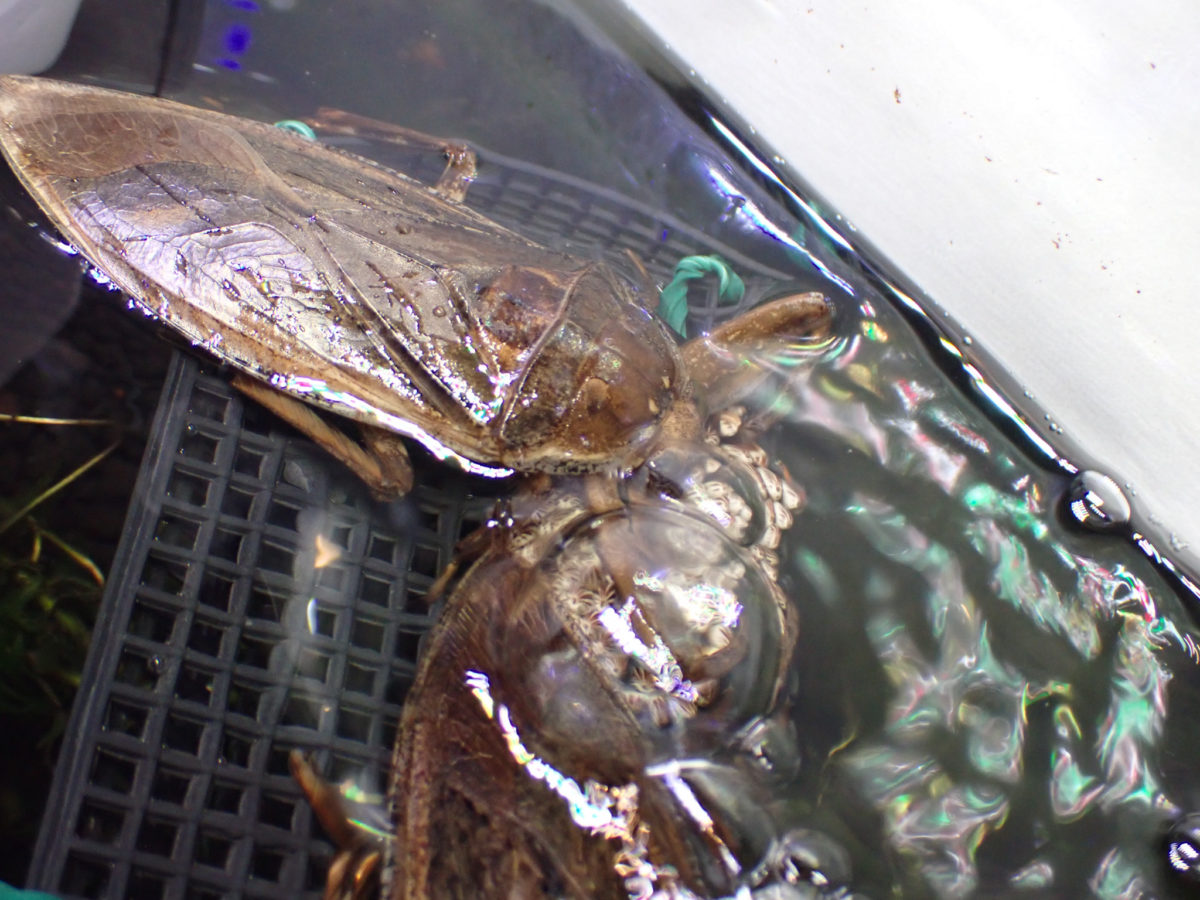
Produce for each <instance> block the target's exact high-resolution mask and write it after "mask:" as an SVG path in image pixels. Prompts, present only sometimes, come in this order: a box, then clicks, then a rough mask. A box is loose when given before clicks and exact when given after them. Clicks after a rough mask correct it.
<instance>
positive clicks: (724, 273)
mask: <svg viewBox="0 0 1200 900" xmlns="http://www.w3.org/2000/svg"><path fill="white" fill-rule="evenodd" d="M706 275H716V276H717V277H718V278H719V279H720V280H721V282H720V287H719V289H718V291H717V297H718V298H719V299H721V300H723V301H724V302H726V303H737V302H738V301H739V300H741V299H742V296H743V295H744V294H745V293H746V284H745V282H743V281H742V279H741V278H739V277H738V275H737V273H736V272H734V271H733V269H731V268H730V266H729V263H727V262H725V260H723V259H721V257H719V256H685V257H684V258H683V259H681V260H680V261H679V264H678V265H676V266H675V276H674V277H673V278H672V279H671V283H670V284H668V285H667V286H666V287H665V288H663V289H662V293H661V294H659V297H658V314H659V316H661V317H662V320H663V321H664V322H666V323H667V324H668V325H669V326H671V327H672V328H673V329H675V330H676V331H677V332H679V335H680V337H687V324H686V323H687V314H688V303H687V283H688V282H689V281H691V280H692V279H694V278H703V277H704V276H706Z"/></svg>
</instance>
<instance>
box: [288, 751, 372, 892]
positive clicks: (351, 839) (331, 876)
mask: <svg viewBox="0 0 1200 900" xmlns="http://www.w3.org/2000/svg"><path fill="white" fill-rule="evenodd" d="M288 765H289V767H290V768H291V770H292V777H293V778H294V779H296V782H297V783H298V784H299V785H300V789H301V790H302V791H304V796H305V797H306V798H307V799H308V803H309V806H311V807H312V810H313V813H314V814H315V815H316V817H317V821H318V822H320V823H321V827H322V828H324V829H325V832H326V834H328V835H329V837H330V838H332V839H333V842H334V843H335V844H336V845H337V848H338V852H337V854H336V855H335V856H334V858H333V861H332V862H331V863H330V864H329V873H328V874H327V875H326V879H325V893H324V895H323V896H324V897H325V900H343V898H345V900H365V898H367V897H371V896H373V895H374V894H376V893H377V892H378V889H379V867H380V864H381V862H382V853H381V852H380V849H379V847H377V846H375V845H374V844H373V843H372V842H371V841H370V840H368V838H367V837H366V836H365V833H364V832H363V831H362V830H361V829H359V828H356V827H355V826H354V825H353V824H351V821H350V816H349V814H348V813H347V811H346V808H345V805H344V804H343V803H342V796H341V794H339V793H338V791H337V789H336V788H334V787H333V786H332V785H331V784H329V782H327V781H326V780H325V779H324V778H322V777H321V776H320V775H318V774H317V771H316V769H314V768H313V767H312V764H311V763H310V762H309V761H308V760H307V759H306V758H305V757H304V754H303V753H301V752H300V751H299V750H293V751H292V752H291V753H290V754H289V755H288Z"/></svg>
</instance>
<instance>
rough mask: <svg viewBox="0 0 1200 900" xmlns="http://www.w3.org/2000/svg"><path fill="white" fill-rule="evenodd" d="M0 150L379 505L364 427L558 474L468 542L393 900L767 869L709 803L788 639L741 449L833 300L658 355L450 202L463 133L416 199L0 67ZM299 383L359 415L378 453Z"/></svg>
mask: <svg viewBox="0 0 1200 900" xmlns="http://www.w3.org/2000/svg"><path fill="white" fill-rule="evenodd" d="M0 149H2V150H3V153H4V155H5V156H6V157H7V159H8V160H9V162H10V163H11V165H12V166H13V168H14V170H15V171H16V172H17V174H18V175H19V176H20V178H21V180H22V181H23V183H24V184H25V185H26V187H27V188H28V189H29V190H30V192H31V193H32V194H33V195H34V197H35V198H36V199H37V200H38V201H39V202H40V204H41V205H42V207H43V208H44V209H45V210H46V212H47V213H48V214H49V216H50V217H51V219H52V220H53V222H54V224H55V225H56V226H57V227H58V228H59V229H60V231H61V232H62V233H63V234H64V236H65V237H66V238H67V239H68V240H69V241H71V243H73V244H74V245H76V246H77V247H78V248H79V249H80V251H81V252H82V253H83V254H84V255H85V256H86V257H87V258H88V259H89V260H90V261H91V263H92V264H93V265H94V266H96V267H97V268H98V269H100V270H101V271H102V272H103V273H104V274H105V275H106V276H107V277H108V278H109V279H111V280H112V282H113V283H114V284H116V285H117V286H118V287H120V288H121V289H122V290H124V291H125V292H126V293H128V294H129V296H130V297H131V298H132V300H133V302H134V303H136V304H137V305H138V306H139V307H141V308H142V309H143V310H145V311H147V312H148V313H150V314H152V315H154V316H156V317H158V318H160V319H162V320H163V321H164V322H166V323H168V324H169V325H171V326H173V327H174V328H175V329H177V330H178V331H180V332H181V333H183V334H184V335H185V336H186V337H188V338H189V339H191V340H192V341H194V342H196V343H198V344H201V345H203V346H205V347H206V348H207V349H209V350H210V351H212V352H213V353H214V354H215V355H217V356H218V357H219V358H221V359H222V360H224V361H226V362H228V363H230V364H232V365H233V366H235V367H236V368H238V369H239V370H240V371H241V372H243V373H245V375H247V376H250V378H249V379H245V380H244V381H243V383H242V385H241V387H242V388H243V389H244V390H247V391H248V392H250V393H252V395H253V396H255V397H256V398H258V399H260V400H262V401H263V402H264V403H266V404H268V405H269V406H270V407H271V408H272V409H274V410H276V411H277V412H279V413H280V414H281V415H282V416H284V418H286V419H287V420H288V421H289V422H291V423H292V424H294V425H297V426H299V427H300V428H301V429H302V430H306V431H308V432H310V433H311V434H312V435H313V436H314V437H316V439H317V440H318V441H319V442H320V443H322V444H323V446H325V447H326V448H327V449H330V450H331V451H332V452H334V453H335V455H338V456H340V457H341V458H343V459H344V460H346V461H347V462H349V463H350V464H351V465H352V467H353V468H355V469H356V471H358V472H359V474H360V475H362V476H363V478H364V480H366V481H367V483H368V484H370V485H371V486H372V488H373V489H374V490H375V491H376V493H378V494H392V495H395V494H399V493H403V492H404V491H405V490H407V489H408V487H409V486H410V484H411V470H410V469H409V468H408V466H407V460H406V457H405V456H404V455H403V451H402V450H399V451H398V450H396V449H395V447H396V446H398V445H396V444H395V443H394V442H393V441H390V440H383V439H381V438H380V437H379V434H380V433H381V432H382V431H389V432H392V433H395V434H400V435H404V436H407V437H410V438H414V439H416V440H417V441H419V442H421V443H422V444H424V445H425V446H426V447H427V448H429V449H430V450H432V451H433V452H434V453H435V454H437V455H439V456H442V457H447V458H452V459H455V460H456V461H457V462H459V463H460V464H461V465H463V466H464V467H466V468H468V469H470V470H472V471H476V472H482V473H484V474H507V473H508V471H509V470H510V469H512V470H518V471H522V472H526V473H551V474H557V475H559V476H561V477H560V478H559V479H557V480H551V479H549V478H548V477H545V476H541V477H533V478H530V479H529V480H528V481H527V483H526V485H525V487H524V488H523V490H522V491H521V492H520V493H518V494H517V495H516V497H515V498H514V499H513V500H512V501H511V504H510V506H509V507H508V510H507V512H506V513H505V514H504V515H503V516H502V517H500V518H499V519H497V522H496V523H495V527H493V528H492V529H490V530H489V531H488V532H486V533H484V535H483V536H482V537H479V538H475V539H474V540H473V541H468V547H467V548H466V551H467V554H468V555H469V556H473V557H475V560H474V562H473V564H472V565H470V567H469V568H467V570H466V571H465V573H463V574H462V575H461V578H459V580H458V581H457V583H456V584H455V585H454V586H453V589H452V590H449V592H448V597H447V608H446V611H445V615H444V616H443V617H442V619H441V621H440V622H439V623H438V625H437V626H436V628H435V631H434V633H433V636H432V638H431V641H430V644H429V646H428V648H427V651H426V653H425V655H424V657H423V661H422V663H421V666H420V671H419V674H418V679H417V682H416V685H415V686H414V688H413V691H412V693H411V695H410V698H409V702H408V703H407V704H406V707H405V714H404V721H403V723H402V728H401V732H400V738H399V744H398V746H397V749H396V764H395V766H394V769H393V785H392V790H391V792H390V795H391V798H392V801H391V802H392V804H393V806H394V817H395V824H396V829H397V834H396V838H395V840H394V841H392V842H390V847H391V849H390V850H388V851H387V854H390V856H391V860H390V862H389V864H388V865H387V866H385V867H383V868H384V870H385V871H386V872H387V873H388V880H389V883H390V885H391V888H390V891H391V895H392V896H394V897H405V898H434V897H436V898H442V897H451V896H454V897H517V896H520V897H532V896H570V897H577V898H591V897H608V896H612V897H617V896H622V897H626V896H631V895H632V896H650V895H651V893H652V892H654V891H665V892H667V893H664V894H662V896H677V897H687V896H689V895H691V896H695V895H696V894H695V892H697V891H699V892H704V893H708V892H716V893H729V892H731V891H733V890H734V889H741V888H744V887H745V886H747V885H756V884H762V883H765V882H764V879H768V878H769V873H768V874H763V872H764V871H765V870H764V869H763V866H767V867H768V868H769V858H770V855H771V854H770V852H769V848H766V847H764V846H758V845H751V844H753V842H750V843H747V842H746V841H744V840H743V839H742V837H739V835H740V834H741V832H740V831H739V829H738V828H735V827H733V826H732V825H731V818H730V817H731V815H732V814H731V813H730V812H729V809H727V808H726V807H727V806H728V804H725V802H724V801H723V800H722V799H721V798H720V796H719V795H721V794H722V792H725V793H728V792H731V791H732V792H733V793H735V794H736V793H739V792H740V793H741V794H747V792H749V793H753V791H754V790H755V789H756V782H755V780H754V779H753V778H752V777H750V776H748V775H746V774H745V773H744V772H742V770H741V769H739V768H738V766H737V765H736V764H735V763H734V762H732V761H730V759H729V758H727V757H729V754H730V752H731V751H730V749H729V746H728V735H729V733H731V732H737V731H739V729H743V728H746V727H750V725H752V724H753V723H755V722H760V723H761V722H763V721H766V719H767V717H768V716H769V714H770V713H771V710H772V706H773V703H774V700H775V697H776V695H777V693H778V690H779V684H780V681H781V679H782V676H783V672H784V671H785V669H786V666H787V663H788V659H789V655H790V648H791V646H792V643H793V641H794V636H795V629H796V624H795V612H794V609H793V607H792V605H791V604H790V603H788V602H787V600H786V599H785V597H784V595H783V593H782V591H781V590H780V588H779V586H778V585H777V584H776V581H775V577H776V563H775V558H774V547H775V546H776V545H777V544H778V541H779V536H780V532H781V531H782V530H784V529H786V528H787V526H788V525H789V524H790V522H791V516H792V513H793V511H794V510H795V509H796V508H797V507H798V505H799V502H800V494H799V492H798V490H797V489H796V488H795V487H794V486H792V485H791V484H790V483H789V482H788V481H787V478H786V475H785V474H784V473H780V472H776V471H775V470H774V469H772V467H771V466H770V465H769V464H768V462H767V460H766V457H765V454H764V453H763V452H762V451H761V450H760V449H759V448H758V447H757V444H756V441H757V437H758V434H759V433H760V432H761V431H762V429H763V428H764V427H765V426H766V424H767V423H768V422H769V421H770V419H771V416H772V411H771V410H770V408H769V407H770V400H769V397H770V396H771V390H772V388H771V387H770V385H771V383H772V382H774V381H777V380H778V379H779V378H780V377H787V373H788V372H794V371H795V363H796V360H795V359H794V358H792V359H788V360H787V361H786V363H785V364H784V365H781V366H779V367H777V368H778V371H776V368H775V367H773V366H772V365H770V364H769V362H770V361H771V360H772V359H774V358H775V356H776V354H778V353H785V354H786V353H795V352H797V349H798V348H799V352H800V353H803V352H804V348H805V347H806V346H811V345H812V344H813V342H814V341H819V339H820V338H821V336H822V335H824V334H825V333H826V332H827V329H828V323H829V307H828V304H827V302H826V301H825V300H824V299H823V298H822V297H820V296H818V295H815V294H800V295H793V296H788V297H784V298H782V299H779V300H776V301H774V302H772V303H769V304H766V305H764V306H761V307H758V308H756V309H754V310H752V311H750V312H748V313H746V314H744V315H743V316H741V317H739V318H737V319H734V320H732V321H731V322H729V323H727V324H725V325H723V326H721V328H719V329H717V330H716V331H714V333H713V334H711V335H709V336H708V337H704V338H698V339H695V340H693V341H691V342H689V343H688V344H687V345H685V346H684V347H683V348H682V350H680V349H679V348H678V347H677V346H676V344H675V342H674V340H673V339H672V338H671V336H670V335H669V333H668V332H667V331H666V329H665V328H664V327H663V326H662V325H661V324H660V323H659V322H658V321H657V320H656V319H654V318H653V317H652V316H651V315H649V314H648V313H647V312H645V310H644V308H643V305H644V304H645V303H646V302H648V301H649V299H650V297H649V296H648V295H647V287H646V286H644V285H638V284H635V283H633V282H632V281H630V280H628V279H626V278H625V277H624V276H622V275H620V274H618V273H617V272H616V271H615V270H614V269H612V268H611V267H609V266H608V265H606V264H604V263H600V262H595V261H591V260H582V259H578V258H575V257H571V256H569V255H566V254H563V253H559V252H557V251H553V250H550V249H547V248H545V247H542V246H540V245H538V244H536V243H534V242H531V241H529V240H526V239H525V238H522V237H521V236H519V235H517V234H515V233H513V232H511V231H509V230H507V229H505V228H503V227H501V226H499V225H497V224H496V223H494V222H491V221H489V220H488V219H486V218H484V217H483V216H481V215H479V214H477V213H475V212H472V211H471V210H470V209H468V208H467V207H466V206H464V205H463V204H462V203H461V200H462V199H463V196H464V193H465V190H466V187H467V184H468V183H469V181H470V177H471V173H472V172H473V168H474V161H473V158H472V157H471V156H470V154H469V153H468V152H466V151H462V150H454V151H453V152H452V153H451V164H450V166H449V167H448V169H447V171H446V173H445V175H443V177H442V179H441V180H440V181H439V182H438V183H437V185H435V186H434V187H433V188H427V187H425V186H423V185H421V184H418V183H417V182H415V181H412V180H411V179H408V178H406V177H405V176H403V175H400V174H398V173H396V172H392V171H390V170H388V169H385V168H383V167H381V166H378V165H376V164H374V163H371V162H369V161H367V160H364V159H361V158H359V157H356V156H352V155H350V154H346V153H342V152H339V151H336V150H333V149H329V148H325V147H322V146H320V145H318V144H314V143H311V142H308V141H305V140H304V139H302V138H300V137H297V136H294V135H290V134H287V133H285V132H283V131H281V130H279V129H276V128H274V127H271V126H268V125H263V124H260V123H256V122H251V121H247V120H244V119H239V118H235V117H232V116H227V115H223V114H219V113H215V112H209V111H204V110H198V109H192V108H189V107H186V106H182V105H180V104H176V103H171V102H168V101H163V100H154V99H148V98H143V97H135V96H131V95H127V94H121V93H118V92H113V91H107V90H101V89H98V88H91V87H81V86H77V85H69V84H61V83H56V82H52V81H46V80H41V79H30V78H18V77H11V76H9V77H3V78H0ZM754 360H757V361H758V363H757V364H756V363H755V362H754ZM764 387H765V389H766V393H767V396H768V399H766V400H764V399H763V395H762V391H763V390H764ZM297 401H307V402H309V403H314V404H317V405H319V406H323V407H325V408H328V409H331V410H333V411H335V412H338V413H341V414H343V415H346V416H348V417H350V418H353V419H356V420H358V421H359V422H361V423H363V424H364V425H365V426H367V428H368V434H369V435H370V436H369V437H368V441H367V443H368V444H369V445H370V446H371V448H372V449H373V450H375V451H377V452H375V453H373V454H367V453H365V452H364V451H363V450H362V449H361V448H360V447H358V446H357V445H355V444H353V443H352V442H350V441H349V440H348V439H347V438H345V437H344V436H342V435H340V433H338V432H331V431H330V430H329V429H328V427H327V426H326V425H325V424H324V423H323V422H322V420H320V419H319V418H317V417H315V416H313V415H312V413H311V411H310V410H308V409H307V408H306V407H305V406H304V405H303V404H302V403H300V402H297ZM458 576H459V573H458V571H457V569H455V568H452V570H451V571H450V572H449V573H448V574H447V576H446V579H445V582H444V585H443V586H448V585H450V584H451V583H452V582H453V581H454V579H455V578H456V577H458ZM735 755H736V754H735ZM294 766H295V770H296V773H297V777H298V778H299V780H300V781H301V783H302V785H303V786H304V787H305V789H306V791H307V792H308V793H309V795H310V797H311V798H312V799H313V801H314V805H315V806H316V807H317V809H318V811H319V813H320V814H321V816H322V819H323V821H324V822H325V823H326V827H327V829H328V830H329V831H330V833H331V834H332V835H333V836H334V837H335V840H337V841H338V843H339V844H340V845H342V847H343V851H344V852H343V854H342V855H341V856H340V857H339V860H338V861H337V863H336V865H335V867H334V870H333V871H332V872H331V875H330V888H329V890H330V896H339V895H345V894H349V895H354V894H356V893H359V892H360V891H361V890H362V889H363V888H364V886H365V885H368V884H369V883H371V882H372V880H373V879H374V878H375V877H376V873H377V872H378V871H379V869H380V866H379V861H380V859H381V855H380V851H379V850H377V849H376V848H373V847H371V846H370V845H369V844H368V843H366V842H365V841H364V840H363V838H361V837H360V835H359V833H358V832H357V831H355V830H354V829H353V828H350V827H349V826H347V825H346V823H345V822H344V821H342V817H341V816H340V814H339V813H338V811H337V807H338V800H337V797H336V795H335V794H334V793H333V792H331V791H330V790H329V789H328V788H327V787H325V786H324V785H322V783H321V782H320V780H319V779H318V778H317V777H316V775H315V773H314V772H313V771H312V770H311V769H310V768H309V767H308V764H307V763H306V762H305V761H304V760H303V759H300V758H295V759H294ZM722 785H724V787H721V786H722ZM706 798H707V799H706ZM721 810H724V812H720V811H721ZM705 817H707V818H705ZM387 854H385V855H387ZM748 860H767V862H760V863H759V864H758V866H757V868H755V869H754V871H753V872H751V871H749V870H748V869H747V865H748V863H747V861H748Z"/></svg>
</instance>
